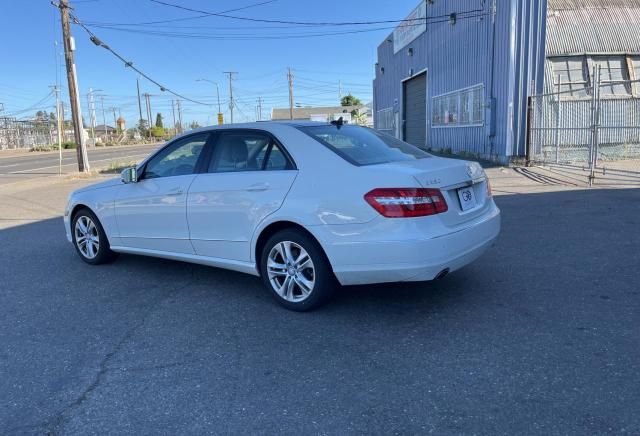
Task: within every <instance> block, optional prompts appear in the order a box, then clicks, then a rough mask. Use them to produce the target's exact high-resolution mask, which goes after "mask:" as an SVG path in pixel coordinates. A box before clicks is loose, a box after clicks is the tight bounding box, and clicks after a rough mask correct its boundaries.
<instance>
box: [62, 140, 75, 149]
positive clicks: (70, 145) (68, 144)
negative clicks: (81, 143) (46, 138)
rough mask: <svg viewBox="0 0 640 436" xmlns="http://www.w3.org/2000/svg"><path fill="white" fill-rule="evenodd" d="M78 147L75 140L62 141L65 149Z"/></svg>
mask: <svg viewBox="0 0 640 436" xmlns="http://www.w3.org/2000/svg"><path fill="white" fill-rule="evenodd" d="M76 147H77V145H76V143H75V142H72V141H66V142H63V143H62V148H63V149H65V150H75V149H76Z"/></svg>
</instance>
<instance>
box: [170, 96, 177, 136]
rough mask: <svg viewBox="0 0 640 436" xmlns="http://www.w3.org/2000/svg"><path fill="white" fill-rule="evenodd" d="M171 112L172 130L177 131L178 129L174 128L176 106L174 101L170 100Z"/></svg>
mask: <svg viewBox="0 0 640 436" xmlns="http://www.w3.org/2000/svg"><path fill="white" fill-rule="evenodd" d="M171 113H172V114H173V130H174V131H175V132H176V134H177V133H178V129H177V128H176V106H175V102H174V101H173V100H171Z"/></svg>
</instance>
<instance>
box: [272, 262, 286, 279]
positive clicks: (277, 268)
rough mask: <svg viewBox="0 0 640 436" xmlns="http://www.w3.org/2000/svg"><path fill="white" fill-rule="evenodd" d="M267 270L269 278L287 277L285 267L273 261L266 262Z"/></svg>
mask: <svg viewBox="0 0 640 436" xmlns="http://www.w3.org/2000/svg"><path fill="white" fill-rule="evenodd" d="M267 269H268V270H269V271H268V272H269V277H270V278H271V277H274V276H286V275H287V267H286V265H285V264H283V263H278V262H276V261H275V260H273V259H271V258H269V260H268V261H267Z"/></svg>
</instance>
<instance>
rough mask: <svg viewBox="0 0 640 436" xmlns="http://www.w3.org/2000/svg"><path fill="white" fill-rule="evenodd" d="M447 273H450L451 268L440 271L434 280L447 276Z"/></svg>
mask: <svg viewBox="0 0 640 436" xmlns="http://www.w3.org/2000/svg"><path fill="white" fill-rule="evenodd" d="M447 274H449V268H445V269H443V270H442V271H440V272H439V273H438V274H437V275H436V276H435V278H434V280H440V279H441V278H443V277H444V276H446V275H447Z"/></svg>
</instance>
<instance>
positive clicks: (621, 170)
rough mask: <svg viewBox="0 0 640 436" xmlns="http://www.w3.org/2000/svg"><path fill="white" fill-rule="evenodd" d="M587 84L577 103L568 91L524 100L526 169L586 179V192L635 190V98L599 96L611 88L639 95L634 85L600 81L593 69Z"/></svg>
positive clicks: (638, 151) (638, 146) (638, 177)
mask: <svg viewBox="0 0 640 436" xmlns="http://www.w3.org/2000/svg"><path fill="white" fill-rule="evenodd" d="M591 78H592V84H591V85H590V86H588V87H586V88H585V92H584V96H583V97H576V96H575V95H573V94H575V90H568V91H558V92H554V93H549V94H541V95H535V96H532V97H530V98H529V108H528V111H529V112H528V115H529V116H528V123H529V129H528V136H527V163H529V164H539V165H544V166H546V167H549V168H552V169H555V170H558V171H562V172H564V173H566V174H568V175H570V176H572V177H586V181H587V182H588V184H589V186H592V185H593V184H594V183H605V184H617V185H637V184H640V98H636V97H630V96H627V97H626V98H620V97H617V98H616V97H612V96H609V95H603V90H606V89H607V88H608V87H612V86H615V85H623V86H625V87H626V88H627V89H628V90H629V91H630V92H631V94H632V95H636V96H637V95H640V80H634V81H630V80H626V81H610V80H609V81H601V80H600V69H599V68H594V70H593V73H592V75H591ZM559 88H560V87H559Z"/></svg>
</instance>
